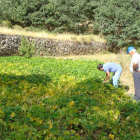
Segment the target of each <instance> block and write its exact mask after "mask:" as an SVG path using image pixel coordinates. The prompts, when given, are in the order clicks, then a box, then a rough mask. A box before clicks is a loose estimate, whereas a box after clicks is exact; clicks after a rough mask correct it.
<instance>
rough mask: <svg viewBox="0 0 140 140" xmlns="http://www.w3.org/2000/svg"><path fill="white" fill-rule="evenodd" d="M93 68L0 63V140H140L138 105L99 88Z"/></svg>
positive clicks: (100, 75) (54, 62)
mask: <svg viewBox="0 0 140 140" xmlns="http://www.w3.org/2000/svg"><path fill="white" fill-rule="evenodd" d="M98 63H100V62H98V61H91V60H89V61H85V60H70V59H53V58H39V57H38V58H31V59H26V58H24V57H18V56H13V57H1V58H0V139H1V140H93V139H94V140H113V139H114V140H126V139H127V140H128V139H131V140H132V139H134V140H137V139H140V129H139V128H140V104H139V103H137V102H135V101H131V100H130V98H129V97H127V94H126V93H125V90H124V89H123V88H118V89H116V88H114V87H113V86H112V85H111V84H109V83H107V84H105V85H103V84H102V81H103V79H104V78H105V73H104V72H101V71H99V70H97V68H96V66H97V64H98Z"/></svg>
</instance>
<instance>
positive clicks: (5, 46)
mask: <svg viewBox="0 0 140 140" xmlns="http://www.w3.org/2000/svg"><path fill="white" fill-rule="evenodd" d="M21 38H22V37H21V36H20V35H8V34H0V56H10V55H15V54H18V48H19V46H20V43H21ZM27 39H28V41H29V43H31V42H34V44H35V49H36V54H38V55H40V56H67V55H86V54H95V53H98V52H101V51H103V50H107V46H106V44H104V43H101V42H94V41H92V42H90V43H87V42H75V41H63V40H56V39H48V38H38V37H30V36H27Z"/></svg>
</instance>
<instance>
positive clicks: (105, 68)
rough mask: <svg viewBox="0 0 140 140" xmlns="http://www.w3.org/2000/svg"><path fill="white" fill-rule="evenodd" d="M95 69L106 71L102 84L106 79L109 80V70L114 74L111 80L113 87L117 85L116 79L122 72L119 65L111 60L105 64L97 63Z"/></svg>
mask: <svg viewBox="0 0 140 140" xmlns="http://www.w3.org/2000/svg"><path fill="white" fill-rule="evenodd" d="M97 69H98V70H101V71H105V72H106V79H105V80H104V82H103V84H104V83H106V81H107V80H109V78H110V72H113V73H114V74H113V77H112V80H111V82H112V84H113V86H114V87H118V80H119V78H120V76H121V73H122V67H121V66H120V65H118V64H116V63H113V62H108V63H105V64H99V65H98V66H97Z"/></svg>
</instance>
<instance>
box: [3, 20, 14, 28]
mask: <svg viewBox="0 0 140 140" xmlns="http://www.w3.org/2000/svg"><path fill="white" fill-rule="evenodd" d="M1 25H2V26H3V27H7V28H11V27H12V23H11V21H5V20H3V21H2V22H1Z"/></svg>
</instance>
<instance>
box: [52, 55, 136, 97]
mask: <svg viewBox="0 0 140 140" xmlns="http://www.w3.org/2000/svg"><path fill="white" fill-rule="evenodd" d="M54 58H56V59H59V58H64V59H74V60H76V59H81V60H98V61H101V62H104V63H106V62H115V63H117V64H120V65H121V66H122V68H123V71H122V74H121V77H120V81H121V84H122V85H124V86H125V87H126V89H127V90H126V92H127V94H128V95H130V96H132V95H134V86H133V84H134V81H133V77H132V74H131V72H130V70H129V66H130V62H131V57H130V56H129V55H127V54H125V53H122V54H103V55H98V54H97V55H81V56H65V57H64V56H62V57H54Z"/></svg>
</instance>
